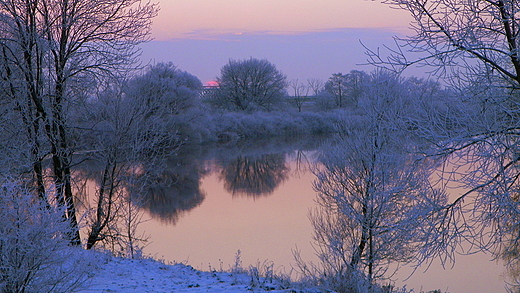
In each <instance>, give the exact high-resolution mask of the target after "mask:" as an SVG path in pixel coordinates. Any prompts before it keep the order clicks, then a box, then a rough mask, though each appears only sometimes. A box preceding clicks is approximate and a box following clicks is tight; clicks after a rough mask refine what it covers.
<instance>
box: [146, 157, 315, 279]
mask: <svg viewBox="0 0 520 293" xmlns="http://www.w3.org/2000/svg"><path fill="white" fill-rule="evenodd" d="M290 167H291V170H293V169H294V163H291V164H290ZM219 177H220V176H219V174H218V173H217V172H214V173H211V174H210V175H208V176H207V177H205V178H204V179H202V183H201V189H202V190H204V191H205V192H206V198H205V199H204V201H203V202H202V204H201V205H200V206H199V207H197V208H195V209H193V210H191V211H190V212H188V213H187V214H186V215H184V216H183V217H181V218H180V219H179V220H178V222H177V224H176V226H175V227H173V226H169V225H162V224H160V223H159V222H156V221H150V222H147V223H145V224H143V227H142V228H143V229H144V230H145V231H147V232H148V233H150V234H151V236H152V242H153V243H151V244H150V245H149V246H148V247H147V249H146V251H147V252H149V253H152V254H157V256H158V257H162V256H164V258H165V259H166V260H170V261H173V260H175V261H185V260H188V262H189V264H191V265H193V266H195V267H197V268H201V269H207V268H208V265H209V264H211V265H212V266H213V267H218V266H219V263H220V260H222V262H223V263H224V268H225V269H227V268H228V267H229V265H231V264H232V263H233V258H234V255H235V253H236V252H237V250H239V249H240V250H241V251H242V260H243V264H244V265H245V266H247V265H249V264H254V263H256V261H257V260H260V261H264V260H266V259H267V260H270V261H274V262H275V265H284V266H285V267H286V269H287V271H288V270H289V269H290V267H289V266H288V264H289V263H293V261H292V252H291V250H292V249H295V248H296V245H297V246H298V248H299V249H301V250H302V253H303V256H305V257H309V258H312V257H313V250H312V248H311V246H310V243H309V242H310V237H311V233H312V228H311V225H310V223H309V221H308V220H307V212H308V209H309V207H311V206H313V199H314V192H313V191H312V186H311V182H312V174H310V173H305V174H301V175H300V176H299V178H296V177H291V178H290V179H289V180H287V181H285V182H282V183H281V184H280V185H279V186H278V187H277V188H275V190H274V192H273V193H272V194H271V195H269V196H262V197H247V196H239V197H233V196H232V195H231V194H230V193H229V192H228V191H226V189H225V188H224V186H223V182H222V180H221V179H220V178H219Z"/></svg>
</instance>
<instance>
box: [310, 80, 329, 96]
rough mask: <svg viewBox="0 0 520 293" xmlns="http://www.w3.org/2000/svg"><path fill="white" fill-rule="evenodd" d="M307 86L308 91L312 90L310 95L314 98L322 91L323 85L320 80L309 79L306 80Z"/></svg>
mask: <svg viewBox="0 0 520 293" xmlns="http://www.w3.org/2000/svg"><path fill="white" fill-rule="evenodd" d="M307 85H308V86H309V88H310V90H312V94H313V95H314V97H317V96H318V95H319V93H320V92H321V91H322V90H323V86H324V85H325V83H324V82H323V80H321V79H317V78H309V79H307Z"/></svg>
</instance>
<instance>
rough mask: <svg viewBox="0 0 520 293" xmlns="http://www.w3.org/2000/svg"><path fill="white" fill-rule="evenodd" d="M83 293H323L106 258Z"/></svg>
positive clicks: (260, 280) (240, 275) (179, 267)
mask: <svg viewBox="0 0 520 293" xmlns="http://www.w3.org/2000/svg"><path fill="white" fill-rule="evenodd" d="M101 259H102V260H101V263H100V264H99V268H98V270H97V271H96V272H95V273H94V274H93V275H92V277H91V278H90V280H89V283H88V284H86V286H85V287H84V289H83V290H80V291H79V292H82V293H94V292H125V293H127V292H129V293H132V292H135V293H137V292H139V293H141V292H193V293H196V292H267V291H269V292H274V293H281V292H285V293H289V292H291V293H307V292H309V293H310V292H319V291H318V290H316V289H309V288H304V287H303V285H298V284H295V283H290V282H288V281H287V280H283V279H281V278H259V277H257V276H254V275H253V276H252V275H248V274H246V273H244V272H237V273H234V272H220V271H219V272H217V271H213V272H203V271H198V270H195V269H194V268H192V267H191V266H188V265H184V264H175V265H167V264H163V263H161V262H159V261H156V260H153V259H137V260H136V259H126V258H119V257H112V256H106V257H104V258H101Z"/></svg>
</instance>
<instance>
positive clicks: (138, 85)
mask: <svg viewBox="0 0 520 293" xmlns="http://www.w3.org/2000/svg"><path fill="white" fill-rule="evenodd" d="M201 89H202V83H201V82H200V80H199V79H198V78H197V77H195V76H193V75H191V74H189V73H188V72H185V71H182V70H179V69H178V68H177V67H175V66H174V65H173V64H172V63H158V64H156V65H153V66H150V67H149V68H148V69H147V71H146V72H145V73H144V74H142V75H139V76H136V77H134V78H132V79H131V80H129V81H128V86H127V88H126V90H125V92H126V95H127V97H128V98H131V99H135V100H139V101H140V102H142V103H144V104H146V105H147V106H148V107H149V108H150V115H153V112H157V111H158V109H155V108H154V107H158V108H164V107H166V109H167V110H168V111H164V109H163V112H164V113H169V114H180V113H184V112H186V111H187V110H188V109H189V108H192V107H194V106H196V105H197V103H198V99H199V96H200V91H201ZM151 105H154V107H151Z"/></svg>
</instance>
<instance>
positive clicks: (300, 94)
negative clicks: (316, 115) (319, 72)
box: [289, 79, 310, 112]
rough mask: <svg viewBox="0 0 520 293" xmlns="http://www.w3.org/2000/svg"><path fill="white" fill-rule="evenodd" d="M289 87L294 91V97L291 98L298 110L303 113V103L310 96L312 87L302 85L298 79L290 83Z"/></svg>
mask: <svg viewBox="0 0 520 293" xmlns="http://www.w3.org/2000/svg"><path fill="white" fill-rule="evenodd" d="M289 87H290V88H291V89H292V91H293V96H292V97H291V99H292V101H293V103H294V105H295V106H296V108H298V112H301V111H302V106H303V103H304V102H305V99H306V98H307V96H308V95H309V91H310V87H309V86H307V85H306V84H304V83H300V82H299V81H298V80H297V79H296V80H293V81H290V82H289Z"/></svg>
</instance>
